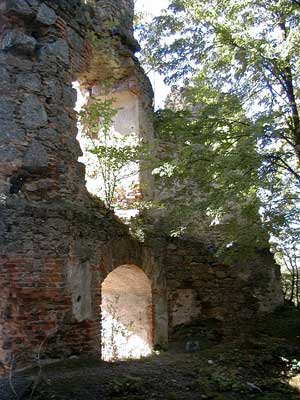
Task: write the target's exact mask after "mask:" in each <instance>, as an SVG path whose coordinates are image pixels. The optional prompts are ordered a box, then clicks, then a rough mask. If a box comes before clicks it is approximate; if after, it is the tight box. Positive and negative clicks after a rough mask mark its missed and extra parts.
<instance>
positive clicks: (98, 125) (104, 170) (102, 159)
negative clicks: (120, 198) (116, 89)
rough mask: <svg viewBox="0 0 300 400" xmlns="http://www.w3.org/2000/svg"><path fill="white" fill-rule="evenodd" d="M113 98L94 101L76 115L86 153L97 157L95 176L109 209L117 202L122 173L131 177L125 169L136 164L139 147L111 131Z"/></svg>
mask: <svg viewBox="0 0 300 400" xmlns="http://www.w3.org/2000/svg"><path fill="white" fill-rule="evenodd" d="M114 102H115V100H114V99H111V98H105V99H97V100H96V99H93V100H92V101H90V102H89V103H88V104H87V105H85V106H84V107H83V109H82V110H81V111H80V113H79V121H80V123H81V124H82V126H83V131H84V134H85V135H86V136H87V138H88V139H89V142H90V145H89V147H88V151H89V152H90V153H91V154H94V155H95V156H96V157H97V160H98V165H97V168H96V170H95V174H96V175H98V174H99V175H100V177H101V180H102V183H103V196H104V198H103V200H104V202H105V204H106V206H107V207H108V208H113V207H114V205H115V201H116V191H117V188H118V184H119V183H120V181H121V180H122V179H123V178H124V174H125V175H127V174H130V173H132V172H130V168H129V171H128V170H127V169H126V171H124V168H125V167H128V166H129V165H130V164H131V163H137V162H138V159H139V156H140V152H141V148H140V146H139V144H138V143H136V141H135V143H133V138H132V137H131V136H127V137H124V136H122V135H121V134H119V133H118V132H115V131H114V130H113V127H112V125H113V119H114V117H115V116H116V114H117V112H118V109H117V108H116V107H115V106H114Z"/></svg>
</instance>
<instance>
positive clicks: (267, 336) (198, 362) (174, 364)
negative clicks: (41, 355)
mask: <svg viewBox="0 0 300 400" xmlns="http://www.w3.org/2000/svg"><path fill="white" fill-rule="evenodd" d="M193 329H194V330H195V326H194V327H193ZM187 336H188V333H187ZM299 336H300V311H299V310H296V309H294V308H291V307H288V308H283V309H281V310H279V311H277V312H276V313H275V314H273V315H272V316H271V317H270V318H268V319H264V320H263V321H258V322H257V327H256V331H255V333H252V334H251V335H250V334H248V335H245V334H244V335H241V336H239V337H237V338H236V339H234V340H226V341H220V342H219V343H214V342H213V341H210V342H207V343H206V345H205V346H203V347H201V346H200V349H199V351H197V352H194V353H186V352H184V351H181V350H180V346H177V347H176V346H174V347H173V348H171V350H170V351H167V352H162V353H161V354H159V355H155V356H152V357H149V358H146V359H142V360H139V361H129V362H115V363H104V362H101V361H98V360H81V359H78V360H69V361H67V362H61V363H58V364H53V365H50V366H47V367H44V368H43V370H42V376H41V380H40V381H39V382H38V384H37V386H36V388H35V390H34V391H32V388H33V386H32V385H30V382H31V380H32V378H34V377H35V376H36V374H37V372H36V371H34V370H31V371H28V372H26V375H25V376H26V379H27V380H28V381H29V386H28V388H27V392H24V391H23V395H22V398H23V399H31V398H32V399H33V400H52V399H53V400H102V399H103V400H106V399H110V400H125V399H127V400H150V399H164V400H179V399H180V400H181V399H182V400H184V399H186V400H188V399H195V400H196V399H197V400H202V399H214V400H231V399H232V400H233V399H236V400H243V399H245V400H247V399H256V400H294V399H295V400H296V399H297V400H299V399H300V346H299V344H300V339H299ZM8 396H10V397H8ZM13 398H14V397H13V396H12V395H11V394H10V395H8V394H7V397H3V396H2V397H1V400H7V399H13Z"/></svg>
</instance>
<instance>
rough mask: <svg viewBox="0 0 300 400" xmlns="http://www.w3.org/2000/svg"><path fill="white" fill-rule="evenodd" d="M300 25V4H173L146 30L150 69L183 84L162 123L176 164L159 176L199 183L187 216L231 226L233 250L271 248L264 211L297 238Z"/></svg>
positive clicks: (274, 229) (275, 231)
mask: <svg viewBox="0 0 300 400" xmlns="http://www.w3.org/2000/svg"><path fill="white" fill-rule="evenodd" d="M299 22H300V7H299V2H298V1H293V0H276V1H275V0H271V1H268V2H266V1H260V0H247V1H244V2H240V1H237V0H225V1H222V2H221V1H218V0H208V1H205V2H202V1H198V0H174V1H171V5H170V7H169V9H168V10H165V11H164V12H163V14H162V15H161V16H159V17H157V18H154V20H153V21H152V22H151V23H150V24H146V25H145V26H143V29H142V31H141V39H142V41H143V49H144V53H143V56H144V62H145V63H146V64H147V65H148V66H149V67H150V68H154V69H156V70H157V71H159V72H160V73H162V74H164V75H165V76H166V80H167V82H169V83H173V84H176V85H177V87H176V86H174V90H173V94H176V90H177V94H176V96H177V98H178V100H177V102H175V103H173V104H172V111H170V110H164V111H160V112H158V116H157V129H158V131H159V136H160V138H161V140H162V141H168V142H174V143H175V142H176V154H177V157H176V158H175V159H174V157H172V156H171V152H170V156H169V159H168V158H167V159H165V162H164V164H163V165H162V166H160V167H158V168H157V169H156V171H155V172H156V173H157V174H158V175H160V176H161V178H162V179H163V180H164V181H168V178H170V177H171V179H172V180H173V183H172V184H173V185H174V182H175V181H176V180H177V182H178V181H179V183H180V182H181V183H182V182H184V181H185V182H187V181H189V182H193V184H194V187H193V188H191V193H189V192H188V191H186V196H187V197H189V201H188V204H187V207H186V214H193V213H195V212H196V211H197V210H200V211H201V210H202V212H204V213H206V214H210V216H211V219H212V220H214V219H215V220H216V219H217V220H219V221H223V222H224V219H225V220H226V223H225V224H224V223H223V224H222V227H221V229H223V227H224V226H225V227H226V234H227V233H228V240H227V243H225V247H226V246H228V244H229V243H231V242H232V243H238V242H243V243H245V240H246V242H247V243H248V244H249V245H251V243H253V244H254V245H255V246H257V244H258V242H260V241H261V240H262V241H264V238H266V236H265V234H264V229H262V228H261V223H260V221H259V218H258V213H259V214H260V215H261V218H262V220H263V223H264V228H266V229H267V230H268V232H270V233H271V234H272V235H274V236H277V237H278V236H280V235H281V233H282V232H285V233H287V232H288V234H289V235H290V236H292V237H294V238H296V237H298V236H299V227H300V225H299V222H300V221H299V206H298V205H299V186H300V171H299V159H300V118H299V104H300V79H299V78H300V58H299V44H300V28H299V26H300V24H299ZM179 87H181V89H180V90H179ZM173 150H174V148H173ZM195 189H196V190H195ZM193 193H198V194H199V193H204V194H205V195H202V196H201V197H202V198H201V199H199V197H200V196H194V198H193ZM197 197H198V198H197ZM191 200H192V201H191ZM183 211H184V207H182V206H180V209H179V212H180V213H183ZM226 216H233V217H234V218H226ZM177 220H178V218H177ZM181 220H182V221H183V220H186V215H184V217H183V218H182V219H181ZM245 222H246V223H245Z"/></svg>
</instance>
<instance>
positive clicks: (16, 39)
mask: <svg viewBox="0 0 300 400" xmlns="http://www.w3.org/2000/svg"><path fill="white" fill-rule="evenodd" d="M35 46H36V40H35V39H34V38H33V37H31V36H28V35H25V34H24V33H22V32H18V31H7V32H6V33H5V34H4V35H3V37H2V39H1V42H0V50H4V51H9V50H15V51H17V52H19V53H22V54H27V55H33V54H34V51H35Z"/></svg>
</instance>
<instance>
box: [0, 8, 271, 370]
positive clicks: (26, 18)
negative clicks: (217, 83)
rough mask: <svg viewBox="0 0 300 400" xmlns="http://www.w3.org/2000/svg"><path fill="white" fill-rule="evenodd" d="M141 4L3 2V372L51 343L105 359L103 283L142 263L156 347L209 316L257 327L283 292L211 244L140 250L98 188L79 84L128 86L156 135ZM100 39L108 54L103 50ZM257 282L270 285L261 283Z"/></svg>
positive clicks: (158, 241) (51, 351)
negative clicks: (92, 187)
mask: <svg viewBox="0 0 300 400" xmlns="http://www.w3.org/2000/svg"><path fill="white" fill-rule="evenodd" d="M132 3H133V2H132V1H130V0H118V1H117V0H114V1H103V0H101V1H98V2H96V6H95V7H92V8H91V7H89V6H88V5H86V4H83V2H81V1H80V0H68V1H67V0H51V1H50V0H49V1H40V0H26V1H25V0H0V50H1V51H0V75H1V80H0V91H1V94H2V95H1V97H0V292H1V298H0V368H1V367H2V370H3V371H5V370H7V368H9V366H10V365H11V362H12V360H14V362H15V363H16V364H17V365H20V366H21V365H24V364H26V365H29V364H31V363H32V362H33V359H34V357H35V356H36V351H37V348H38V347H39V346H40V345H41V343H44V345H43V356H45V357H47V358H57V357H67V356H71V355H74V354H76V355H80V354H94V355H95V354H98V353H99V349H100V340H101V338H100V328H99V326H100V319H101V318H100V312H99V306H100V304H101V283H102V282H103V280H104V278H105V277H106V276H107V274H108V273H109V272H110V271H112V270H113V269H114V268H116V267H118V266H120V265H124V264H134V265H137V266H139V267H140V268H142V269H143V270H144V271H145V272H146V274H147V276H148V277H149V278H150V281H151V285H152V296H153V314H154V316H153V320H154V327H153V330H154V342H155V343H160V344H161V345H165V344H166V342H167V339H168V338H167V330H168V320H169V321H170V324H169V325H170V334H171V332H172V327H174V326H175V325H176V324H180V323H186V322H190V321H191V320H192V319H193V318H194V317H198V316H199V315H203V316H207V317H218V318H219V319H222V320H223V321H225V322H226V321H227V319H228V322H230V321H232V320H239V318H240V316H241V314H243V313H244V314H246V317H247V318H248V317H250V316H252V315H254V314H255V313H256V312H257V310H258V309H259V307H260V306H261V307H262V304H264V301H265V300H266V299H268V298H269V297H270V298H271V297H272V296H271V295H272V294H273V293H274V291H277V293H278V289H277V288H278V274H277V273H276V276H275V275H274V274H275V270H276V267H275V266H274V264H273V260H272V259H270V257H269V256H268V255H267V256H266V257H265V256H263V257H262V258H261V260H259V262H258V263H257V265H256V266H255V268H254V272H253V270H252V269H251V270H250V272H249V270H244V269H241V271H240V272H237V271H236V270H233V267H232V268H229V267H228V268H226V271H224V267H223V266H220V265H216V262H215V260H214V257H213V255H210V254H209V252H208V250H207V249H206V248H205V247H204V246H203V245H202V244H201V243H194V244H191V243H184V242H180V241H179V242H176V243H175V242H174V241H168V240H167V239H165V238H160V237H157V238H152V239H151V240H149V241H148V242H147V243H146V244H145V243H144V244H140V243H138V242H137V241H135V240H134V239H132V238H131V237H130V235H129V233H128V229H127V227H125V226H124V225H123V224H122V223H121V222H120V221H119V220H118V219H117V218H116V217H115V216H114V215H113V214H112V213H111V212H109V211H108V210H107V209H105V207H104V206H103V204H102V202H101V201H98V200H95V199H94V198H92V197H91V196H90V194H89V193H88V191H87V190H86V187H85V167H84V165H83V164H81V163H79V162H78V161H77V160H78V157H80V156H81V155H82V153H81V149H80V146H79V143H78V142H77V141H76V135H77V115H76V112H75V111H74V107H75V102H76V93H75V91H74V89H73V88H72V82H74V81H80V82H81V85H83V86H85V87H86V88H88V89H92V87H93V86H95V85H96V86H97V85H98V84H99V82H101V80H105V79H107V78H114V80H115V81H116V87H120V86H121V87H123V86H124V85H125V86H126V85H127V87H129V88H131V89H130V90H135V91H136V93H137V95H138V97H139V99H140V103H139V109H140V114H141V115H140V116H139V118H140V124H141V134H145V135H146V134H148V132H150V131H151V126H150V122H149V113H150V112H151V96H152V95H151V89H149V84H148V81H147V79H146V78H145V77H144V75H143V72H142V71H141V69H140V67H139V65H138V63H137V61H136V59H135V58H134V56H133V53H134V51H135V50H136V42H135V40H134V39H133V36H132V17H133V4H132ZM91 32H92V34H93V35H92V37H94V35H96V36H97V38H100V39H103V40H102V44H104V45H103V46H102V45H101V46H98V45H96V46H93V40H92V39H91ZM128 85H129V86H128ZM149 127H150V128H149ZM150 136H151V134H150ZM144 179H149V175H148V176H146V177H145V178H144ZM150 194H151V193H150ZM252 272H253V273H252ZM243 273H244V274H245V275H243V276H242V277H241V276H239V274H243ZM258 273H260V274H262V275H263V276H264V278H265V279H262V280H259V281H257V280H256V278H257V274H258ZM272 274H273V275H272ZM270 276H273V280H272V279H269V278H270ZM243 282H244V283H245V284H244V285H243ZM249 282H251V284H250V283H249ZM266 289H267V290H266ZM266 301H267V300H266ZM233 302H234V305H233ZM273 306H274V304H270V303H268V304H267V305H266V307H265V310H264V311H270V310H271V309H273ZM221 309H222V311H221ZM252 309H253V314H251V313H250V314H248V310H252ZM182 310H183V311H182ZM167 312H169V314H168V313H167ZM174 321H175V322H174Z"/></svg>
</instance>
